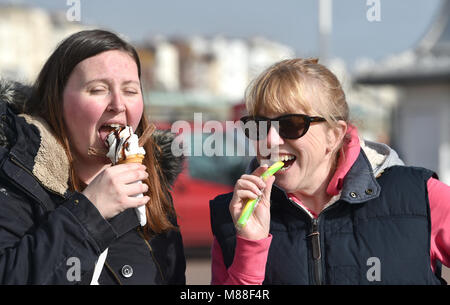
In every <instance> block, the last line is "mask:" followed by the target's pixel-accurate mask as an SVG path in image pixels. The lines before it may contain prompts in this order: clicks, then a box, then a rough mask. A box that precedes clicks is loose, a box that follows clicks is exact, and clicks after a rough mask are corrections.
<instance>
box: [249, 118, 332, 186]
mask: <svg viewBox="0 0 450 305" xmlns="http://www.w3.org/2000/svg"><path fill="white" fill-rule="evenodd" d="M262 115H263V116H265V117H268V118H275V117H278V116H280V115H281V114H274V113H264V114H262ZM261 142H262V143H261ZM257 144H258V146H259V145H262V146H259V147H267V149H269V150H271V152H272V155H271V156H270V157H271V159H272V160H273V157H274V156H275V159H279V160H283V159H284V160H286V158H288V159H291V160H290V161H288V162H287V163H288V164H289V167H288V168H286V169H283V170H280V171H278V172H277V173H276V174H275V177H276V180H275V184H277V185H278V186H279V187H281V188H282V189H284V190H285V191H286V192H287V193H295V192H299V191H304V192H310V191H313V190H314V189H315V188H317V187H318V186H319V185H320V184H321V183H322V182H323V181H322V180H323V179H324V177H326V176H328V173H329V172H330V158H331V153H330V143H329V138H328V128H327V124H326V123H313V124H311V126H310V128H309V129H308V131H307V132H306V134H305V135H304V136H302V137H301V138H298V139H284V138H282V137H280V135H279V134H278V132H277V131H276V129H275V128H274V127H273V126H272V127H271V128H270V129H269V133H268V135H267V138H266V139H263V140H260V141H259V142H258V143H257ZM257 154H258V156H257V158H258V161H259V162H260V164H261V162H263V163H264V159H267V158H268V156H263V155H262V154H261V153H260V150H259V149H257ZM276 155H278V157H276ZM292 160H293V161H292Z"/></svg>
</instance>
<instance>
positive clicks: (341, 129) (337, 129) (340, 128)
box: [326, 121, 347, 154]
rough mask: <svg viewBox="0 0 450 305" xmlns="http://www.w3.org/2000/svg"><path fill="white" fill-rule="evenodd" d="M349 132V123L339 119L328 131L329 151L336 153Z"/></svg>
mask: <svg viewBox="0 0 450 305" xmlns="http://www.w3.org/2000/svg"><path fill="white" fill-rule="evenodd" d="M346 133H347V123H346V122H344V121H338V122H337V123H336V126H334V127H330V128H329V129H328V132H327V150H326V152H327V153H332V154H333V153H335V152H336V150H338V149H339V148H340V147H341V143H342V141H343V139H344V136H345V134H346Z"/></svg>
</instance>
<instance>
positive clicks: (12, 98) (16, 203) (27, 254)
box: [0, 30, 185, 284]
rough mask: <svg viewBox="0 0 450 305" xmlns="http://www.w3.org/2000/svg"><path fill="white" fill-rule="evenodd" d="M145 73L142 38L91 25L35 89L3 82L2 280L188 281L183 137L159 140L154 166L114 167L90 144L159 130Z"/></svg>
mask: <svg viewBox="0 0 450 305" xmlns="http://www.w3.org/2000/svg"><path fill="white" fill-rule="evenodd" d="M140 75H141V67H140V62H139V57H138V55H137V52H136V50H135V49H134V48H133V47H132V46H131V45H130V44H128V43H127V42H125V41H124V40H123V39H121V38H119V37H118V36H117V35H116V34H114V33H111V32H108V31H103V30H91V31H82V32H78V33H75V34H73V35H71V36H70V37H68V38H66V39H65V40H64V41H62V42H61V43H60V44H59V45H58V47H57V48H56V50H55V51H54V52H53V54H52V55H51V56H50V57H49V59H48V60H47V62H46V63H45V65H44V67H43V68H42V70H41V72H40V74H39V76H38V78H37V80H36V82H35V84H34V86H33V88H31V92H26V90H25V89H24V87H23V86H17V84H11V83H10V84H8V83H3V84H2V86H1V87H2V88H3V90H2V92H0V101H1V102H0V107H1V108H0V113H1V118H2V121H1V124H2V126H1V135H0V140H1V141H0V144H1V145H0V156H1V157H0V189H1V190H2V192H1V194H0V283H2V284H79V283H81V284H89V283H92V284H97V283H98V284H184V283H185V275H184V272H185V258H184V252H183V245H182V241H181V235H180V232H179V230H178V227H177V223H176V215H175V211H174V208H173V204H172V199H171V195H170V186H171V184H172V183H173V182H174V179H175V177H176V176H177V174H178V173H179V172H180V171H181V168H182V164H181V162H182V159H180V158H174V157H173V155H172V154H171V152H170V143H171V141H172V140H173V137H171V136H170V135H169V134H165V133H162V132H155V133H153V135H152V136H151V137H148V138H147V139H146V141H145V143H144V145H143V146H144V148H145V152H146V153H145V159H144V160H143V164H142V165H141V164H119V165H115V166H111V161H110V160H109V159H108V158H106V157H105V156H102V155H93V154H91V153H89V152H90V151H91V150H90V149H93V150H94V151H102V150H105V149H106V145H105V140H106V136H107V135H108V133H109V132H110V130H111V126H112V125H114V126H117V125H119V126H131V127H132V128H133V130H135V131H136V134H137V135H138V136H139V137H144V138H146V137H145V134H147V135H148V134H149V131H151V129H149V127H150V123H149V122H148V119H147V117H146V115H145V112H144V102H143V94H142V90H141V82H140ZM28 91H30V90H28ZM27 93H30V94H31V97H29V96H27ZM145 131H147V132H146V133H145V134H144V132H145ZM143 141H144V140H143ZM138 181H142V183H141V184H140V183H135V182H138ZM138 194H144V195H143V196H142V197H137V196H136V195H138ZM140 206H145V210H146V211H145V214H146V215H145V217H146V224H145V226H143V227H141V226H140V222H139V221H138V217H137V214H136V213H135V212H134V209H135V208H137V207H140ZM107 248H108V253H107V256H106V261H105V263H104V265H103V264H99V265H100V268H99V273H98V274H97V275H96V276H95V277H93V273H94V267H95V265H96V261H97V260H98V259H99V256H100V254H101V253H102V252H103V251H104V250H105V249H107Z"/></svg>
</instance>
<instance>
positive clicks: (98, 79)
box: [84, 78, 141, 86]
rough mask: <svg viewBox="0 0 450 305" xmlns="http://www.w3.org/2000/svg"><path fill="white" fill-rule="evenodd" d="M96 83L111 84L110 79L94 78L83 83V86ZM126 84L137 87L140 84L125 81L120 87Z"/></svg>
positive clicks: (133, 81)
mask: <svg viewBox="0 0 450 305" xmlns="http://www.w3.org/2000/svg"><path fill="white" fill-rule="evenodd" d="M97 82H99V83H111V79H110V78H96V79H93V80H90V81H88V82H86V83H84V85H85V86H88V85H90V84H92V83H97ZM128 84H136V85H138V86H140V85H141V83H140V82H138V81H135V80H127V81H125V82H123V83H122V84H121V85H128Z"/></svg>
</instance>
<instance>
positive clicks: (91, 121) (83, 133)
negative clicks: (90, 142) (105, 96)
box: [63, 93, 104, 144]
mask: <svg viewBox="0 0 450 305" xmlns="http://www.w3.org/2000/svg"><path fill="white" fill-rule="evenodd" d="M100 106H101V105H100V104H99V103H95V102H94V101H90V100H89V99H87V98H85V97H83V96H82V95H80V94H71V93H66V94H64V102H63V117H64V122H65V125H66V127H67V129H68V130H67V132H68V134H69V137H70V138H71V140H73V141H75V142H76V143H77V144H80V143H79V142H80V140H81V139H83V138H86V137H90V134H91V132H92V130H93V129H95V126H96V124H97V122H98V120H99V118H100V117H101V115H102V113H103V111H104V109H103V108H104V107H103V106H102V107H100Z"/></svg>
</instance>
